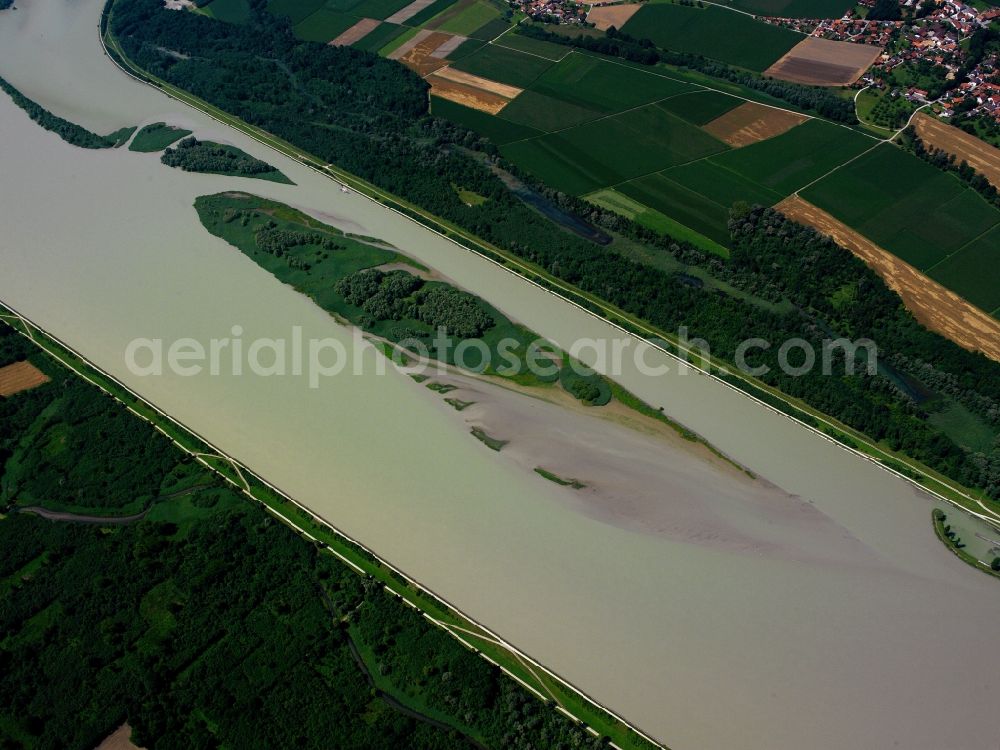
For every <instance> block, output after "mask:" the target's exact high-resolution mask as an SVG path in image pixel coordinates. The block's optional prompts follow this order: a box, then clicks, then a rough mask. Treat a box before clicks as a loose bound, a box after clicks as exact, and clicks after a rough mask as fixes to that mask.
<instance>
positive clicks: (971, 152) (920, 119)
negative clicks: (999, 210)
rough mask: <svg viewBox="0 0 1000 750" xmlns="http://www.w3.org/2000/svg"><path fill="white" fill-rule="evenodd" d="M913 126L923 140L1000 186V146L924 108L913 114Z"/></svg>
mask: <svg viewBox="0 0 1000 750" xmlns="http://www.w3.org/2000/svg"><path fill="white" fill-rule="evenodd" d="M913 127H914V129H915V130H916V131H917V135H919V136H920V138H921V139H922V140H923V142H924V143H925V144H927V145H928V146H931V147H933V148H938V149H941V150H942V151H946V152H948V153H949V154H952V155H953V156H954V157H955V159H956V160H957V161H959V162H961V161H966V162H968V164H969V166H970V167H972V168H973V169H974V170H976V171H977V172H980V173H982V175H983V176H984V177H986V179H988V180H989V181H990V182H991V183H992V184H993V186H994V187H1000V149H998V148H996V147H995V146H991V145H990V144H988V143H984V142H983V141H981V140H980V139H979V138H976V137H975V136H974V135H971V134H969V133H966V132H965V131H964V130H959V129H958V128H956V127H954V126H953V125H949V124H948V123H946V122H941V120H939V119H937V118H936V117H932V116H931V115H928V114H925V113H924V112H920V113H918V114H917V116H916V117H914V118H913Z"/></svg>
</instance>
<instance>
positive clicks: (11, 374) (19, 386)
mask: <svg viewBox="0 0 1000 750" xmlns="http://www.w3.org/2000/svg"><path fill="white" fill-rule="evenodd" d="M48 382H49V376H48V375H46V374H45V373H44V372H42V371H41V370H39V369H38V368H37V367H35V366H34V365H33V364H31V363H30V362H27V361H24V362H14V363H13V364H10V365H7V366H5V367H0V398H8V397H9V396H13V395H15V394H17V393H23V392H24V391H30V390H31V389H32V388H37V387H38V386H40V385H44V384H45V383H48Z"/></svg>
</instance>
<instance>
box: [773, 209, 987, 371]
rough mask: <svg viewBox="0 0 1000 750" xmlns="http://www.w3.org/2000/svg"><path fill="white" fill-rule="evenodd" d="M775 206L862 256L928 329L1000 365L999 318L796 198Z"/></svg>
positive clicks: (824, 212)
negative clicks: (991, 315)
mask: <svg viewBox="0 0 1000 750" xmlns="http://www.w3.org/2000/svg"><path fill="white" fill-rule="evenodd" d="M775 208H777V209H778V210H779V211H781V212H782V213H783V214H785V216H787V217H788V218H790V219H793V220H795V221H798V222H800V223H802V224H807V225H808V226H811V227H813V228H814V229H816V230H818V231H820V232H822V233H823V234H825V235H828V236H830V237H832V238H833V239H834V241H835V242H836V243H837V244H838V245H841V246H843V247H846V248H847V249H848V250H850V251H851V252H852V253H854V254H855V255H856V256H857V257H859V258H861V260H863V261H864V262H865V263H867V264H868V265H869V266H870V267H871V268H873V269H874V270H875V271H876V272H877V273H878V274H879V275H880V276H881V277H882V278H883V279H885V282H886V284H888V285H889V287H890V288H891V289H893V290H894V291H896V292H897V293H898V294H899V296H900V297H902V298H903V304H904V305H906V307H907V309H908V310H909V311H910V312H912V313H913V315H914V317H916V319H917V320H919V321H920V322H921V323H922V324H923V325H925V326H926V327H927V328H929V329H930V330H932V331H937V332H938V333H940V334H941V335H942V336H945V337H947V338H949V339H951V340H952V341H954V342H955V343H956V344H958V345H959V346H962V347H964V348H966V349H970V350H972V351H980V352H982V353H983V354H985V355H986V356H987V357H989V358H990V359H994V360H996V361H998V362H1000V320H997V319H996V318H993V317H990V316H989V315H987V314H986V313H985V312H983V311H982V310H980V309H979V308H978V307H976V306H975V305H972V304H971V303H969V302H966V301H965V300H964V299H962V298H961V297H959V296H958V295H957V294H955V293H954V292H952V291H951V290H949V289H945V288H944V287H943V286H941V285H940V284H938V283H937V282H936V281H934V280H933V279H929V278H928V277H927V276H924V274H922V273H921V272H920V271H918V270H917V269H916V268H914V267H913V266H911V265H910V264H909V263H905V262H904V261H902V260H900V259H899V258H897V257H896V256H895V255H893V254H892V253H890V252H887V251H886V250H883V249H882V248H881V247H879V246H878V245H876V244H875V243H874V242H872V241H871V240H869V239H867V238H866V237H864V236H862V235H860V234H858V233H857V232H855V231H854V230H853V229H851V228H850V227H848V226H847V225H846V224H843V223H842V222H840V221H838V220H837V219H835V218H834V217H832V216H831V215H830V214H828V213H826V211H823V210H821V209H819V208H816V206H814V205H812V204H811V203H808V202H807V201H804V200H802V199H801V198H799V197H798V196H794V195H793V196H791V197H789V198H786V199H785V200H783V201H782V202H781V203H779V204H778V205H777V206H775Z"/></svg>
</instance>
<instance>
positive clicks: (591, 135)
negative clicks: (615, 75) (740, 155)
mask: <svg viewBox="0 0 1000 750" xmlns="http://www.w3.org/2000/svg"><path fill="white" fill-rule="evenodd" d="M726 148H727V146H726V145H725V144H723V143H722V142H720V141H717V140H715V139H714V138H712V137H711V136H710V135H708V134H707V133H705V132H704V131H702V130H700V129H698V128H696V127H694V126H692V125H690V124H688V123H686V122H684V121H683V120H681V119H679V118H677V117H675V116H674V115H671V114H669V113H668V112H664V111H663V110H662V109H660V107H658V106H657V105H656V104H650V105H647V106H645V107H641V108H639V109H633V110H629V111H626V112H622V113H621V114H618V115H613V116H611V117H604V118H601V119H599V120H595V121H592V122H589V123H584V124H583V125H579V126H577V127H575V128H570V129H569V130H563V131H559V132H557V133H551V134H549V135H544V136H542V137H541V138H535V139H532V140H530V141H520V142H518V143H515V144H511V145H508V146H505V147H504V148H503V149H502V150H503V153H504V154H505V155H506V156H507V157H508V158H509V159H511V160H512V161H513V162H515V163H516V164H518V165H519V166H520V167H521V168H522V169H525V170H527V171H529V172H531V173H532V174H534V175H535V176H537V177H538V178H540V179H542V180H543V181H545V182H547V183H549V184H550V185H552V186H553V187H555V188H557V189H559V190H562V191H564V192H567V193H574V194H577V195H579V194H581V193H589V192H592V191H594V190H596V189H598V188H601V187H607V186H609V185H613V184H615V183H618V182H622V181H624V180H628V179H631V178H633V177H639V176H640V175H643V174H648V173H650V172H654V171H657V170H660V169H665V168H667V167H670V166H674V165H677V164H682V163H684V162H687V161H691V160H694V159H699V158H701V157H704V156H708V155H709V154H712V153H717V152H719V151H722V150H725V149H726Z"/></svg>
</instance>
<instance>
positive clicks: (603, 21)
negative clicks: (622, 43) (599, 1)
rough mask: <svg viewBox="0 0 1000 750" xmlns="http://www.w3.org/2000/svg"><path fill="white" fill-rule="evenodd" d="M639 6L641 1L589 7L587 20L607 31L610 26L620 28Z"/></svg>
mask: <svg viewBox="0 0 1000 750" xmlns="http://www.w3.org/2000/svg"><path fill="white" fill-rule="evenodd" d="M641 7H642V4H641V3H627V4H625V5H602V6H600V7H599V8H591V9H590V13H588V14H587V20H588V21H590V22H591V23H592V24H594V26H596V27H597V28H598V29H600V30H601V31H607V30H608V29H610V28H611V27H612V26H614V27H615V28H616V29H620V28H621V27H622V26H624V25H625V22H626V21H628V19H630V18H631V17H632V16H634V15H635V12H636V11H637V10H639V8H641Z"/></svg>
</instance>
